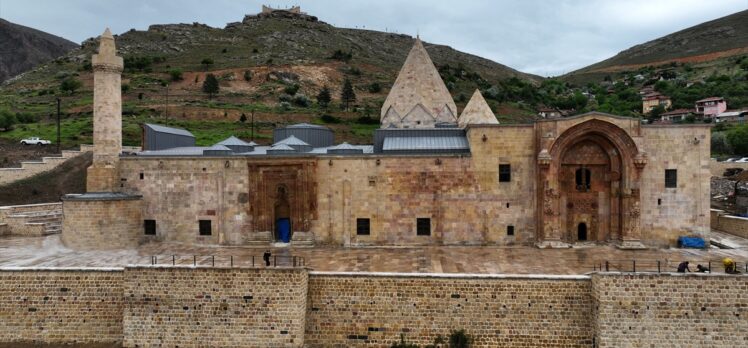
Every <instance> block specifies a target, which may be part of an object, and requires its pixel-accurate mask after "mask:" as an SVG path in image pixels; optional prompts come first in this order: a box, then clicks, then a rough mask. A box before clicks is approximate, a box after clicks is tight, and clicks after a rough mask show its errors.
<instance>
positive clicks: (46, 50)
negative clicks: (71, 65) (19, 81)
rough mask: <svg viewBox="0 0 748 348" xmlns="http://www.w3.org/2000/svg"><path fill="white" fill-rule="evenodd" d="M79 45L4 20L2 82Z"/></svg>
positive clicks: (0, 62)
mask: <svg viewBox="0 0 748 348" xmlns="http://www.w3.org/2000/svg"><path fill="white" fill-rule="evenodd" d="M76 47H78V45H77V44H76V43H74V42H71V41H68V40H65V39H63V38H61V37H57V36H54V35H51V34H47V33H45V32H42V31H39V30H36V29H32V28H28V27H24V26H22V25H18V24H14V23H11V22H8V21H6V20H4V19H0V82H3V81H5V80H7V79H9V78H11V77H13V76H16V75H18V74H20V73H23V72H26V71H28V70H30V69H32V68H34V67H35V66H37V65H39V64H41V63H45V62H47V61H50V60H52V59H54V58H57V57H59V56H61V55H63V54H65V53H67V52H68V51H70V50H72V49H74V48H76Z"/></svg>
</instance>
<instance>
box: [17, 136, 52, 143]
mask: <svg viewBox="0 0 748 348" xmlns="http://www.w3.org/2000/svg"><path fill="white" fill-rule="evenodd" d="M21 144H23V145H49V144H52V142H51V141H49V140H44V139H39V138H38V137H31V138H28V139H23V140H21Z"/></svg>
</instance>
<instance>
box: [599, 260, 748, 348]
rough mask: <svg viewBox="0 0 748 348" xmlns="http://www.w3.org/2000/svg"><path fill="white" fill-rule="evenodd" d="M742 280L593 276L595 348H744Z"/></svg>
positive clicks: (746, 306)
mask: <svg viewBox="0 0 748 348" xmlns="http://www.w3.org/2000/svg"><path fill="white" fill-rule="evenodd" d="M746 293H748V277H746V276H728V275H696V274H688V275H685V274H635V275H632V274H626V275H620V274H593V275H592V300H593V302H594V303H595V306H594V308H593V309H594V311H593V318H592V322H593V323H594V324H595V341H596V342H597V347H600V348H605V347H616V348H619V347H620V348H625V347H694V348H696V347H745V346H746V344H747V343H748V318H747V317H748V297H747V296H746V295H745V294H746Z"/></svg>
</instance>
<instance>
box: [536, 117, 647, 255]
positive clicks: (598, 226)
mask: <svg viewBox="0 0 748 348" xmlns="http://www.w3.org/2000/svg"><path fill="white" fill-rule="evenodd" d="M588 117H589V116H588ZM594 117H599V116H594ZM594 117H591V118H590V119H589V120H587V121H584V122H581V123H577V124H576V125H574V126H571V127H570V128H568V129H566V130H565V131H563V132H561V134H560V135H559V136H558V137H557V138H548V137H543V136H545V135H547V134H549V133H548V132H547V131H544V129H552V128H553V127H547V125H544V126H543V127H541V128H539V130H540V131H541V132H542V133H539V134H540V135H539V137H540V138H539V139H540V141H541V143H540V146H541V148H540V149H541V150H540V151H539V153H538V188H539V189H538V246H540V247H556V246H558V247H565V246H568V244H569V243H575V242H577V241H582V240H587V241H595V242H604V241H612V242H615V243H616V244H618V245H620V246H623V247H637V246H639V245H641V243H640V240H641V235H640V233H641V232H640V228H639V224H640V220H639V212H638V208H637V207H638V206H639V186H640V176H641V169H643V167H644V165H645V164H646V155H645V154H644V153H643V152H640V151H639V149H638V147H637V145H636V143H635V142H634V140H633V138H632V137H631V135H630V134H629V133H627V131H625V130H623V129H622V128H620V127H619V126H617V125H616V124H614V123H611V122H607V121H605V120H602V119H598V118H594ZM561 122H569V121H556V123H555V124H558V123H561ZM557 127H561V126H560V125H557ZM630 131H631V132H632V134H636V132H638V131H637V130H636V129H634V130H630ZM546 139H547V140H546ZM582 224H584V225H582ZM582 226H583V227H582ZM581 232H583V233H581ZM581 237H583V238H581Z"/></svg>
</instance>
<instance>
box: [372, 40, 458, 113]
mask: <svg viewBox="0 0 748 348" xmlns="http://www.w3.org/2000/svg"><path fill="white" fill-rule="evenodd" d="M418 104H421V105H422V106H423V107H424V108H425V109H426V110H427V111H428V112H429V113H431V114H432V116H434V117H436V115H438V114H440V113H443V110H444V107H445V105H446V107H447V108H448V109H450V111H451V112H452V115H457V106H456V105H455V102H454V100H453V99H452V95H450V94H449V91H448V90H447V86H446V85H444V81H442V78H441V76H439V72H438V71H437V70H436V67H434V63H433V62H432V61H431V58H430V57H429V54H428V52H426V49H425V48H424V47H423V43H422V42H421V39H420V38H416V42H415V44H414V45H413V48H411V50H410V53H408V58H406V59H405V63H404V64H403V67H402V68H401V69H400V73H399V74H398V75H397V79H396V80H395V84H394V85H392V89H391V90H390V94H389V95H387V99H386V100H385V101H384V105H382V112H381V118H382V119H384V117H385V115H386V114H387V111H388V110H389V109H390V108H392V109H393V110H394V111H395V112H397V114H398V115H399V116H400V117H404V116H405V115H406V114H408V113H409V112H410V111H411V110H413V108H414V107H415V106H416V105H418Z"/></svg>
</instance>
